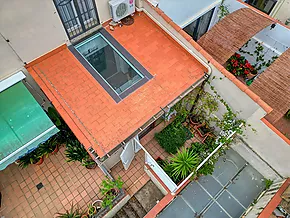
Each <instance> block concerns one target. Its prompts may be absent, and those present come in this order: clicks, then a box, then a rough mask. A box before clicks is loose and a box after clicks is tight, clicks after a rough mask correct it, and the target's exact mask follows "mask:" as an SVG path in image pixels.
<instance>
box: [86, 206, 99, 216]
mask: <svg viewBox="0 0 290 218" xmlns="http://www.w3.org/2000/svg"><path fill="white" fill-rule="evenodd" d="M96 213H97V208H96V207H95V206H94V205H92V204H89V205H88V214H89V216H93V215H94V214H96Z"/></svg>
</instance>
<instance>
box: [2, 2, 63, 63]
mask: <svg viewBox="0 0 290 218" xmlns="http://www.w3.org/2000/svg"><path fill="white" fill-rule="evenodd" d="M0 5H1V7H0V31H1V34H2V35H3V36H4V37H5V39H8V40H9V41H10V42H9V44H10V45H11V46H12V47H13V49H14V50H15V51H16V52H17V54H18V55H19V57H20V58H21V60H22V61H23V62H30V61H32V60H34V59H36V58H38V57H39V56H41V55H43V54H45V53H47V52H49V51H51V50H53V49H54V48H56V47H58V46H60V45H62V44H64V43H66V42H67V41H68V39H67V36H66V33H65V30H64V28H63V25H62V23H61V21H60V18H59V16H58V13H57V11H56V9H55V7H54V3H53V1H52V0H42V1H39V0H25V1H18V0H9V1H6V0H0ZM11 58H14V57H12V56H11Z"/></svg>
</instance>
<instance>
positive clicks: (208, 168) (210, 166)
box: [197, 160, 216, 176]
mask: <svg viewBox="0 0 290 218" xmlns="http://www.w3.org/2000/svg"><path fill="white" fill-rule="evenodd" d="M215 163H216V161H210V160H208V161H207V162H205V164H204V165H203V166H202V167H201V168H200V169H199V170H198V172H197V173H198V174H199V175H204V176H206V175H212V174H213V171H214V166H215Z"/></svg>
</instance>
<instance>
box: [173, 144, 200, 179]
mask: <svg viewBox="0 0 290 218" xmlns="http://www.w3.org/2000/svg"><path fill="white" fill-rule="evenodd" d="M198 163H199V159H198V156H197V154H194V152H193V151H191V150H187V149H186V148H182V149H181V150H180V151H178V152H177V154H176V155H174V156H173V157H172V158H171V159H170V163H169V166H170V168H171V169H172V174H171V175H172V176H174V177H177V178H179V177H180V178H182V179H185V178H186V177H187V176H188V175H189V174H190V173H191V172H192V171H193V170H194V168H195V167H196V166H197V164H198Z"/></svg>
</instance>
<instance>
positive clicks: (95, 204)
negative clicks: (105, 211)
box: [92, 200, 103, 213]
mask: <svg viewBox="0 0 290 218" xmlns="http://www.w3.org/2000/svg"><path fill="white" fill-rule="evenodd" d="M102 203H103V201H102V200H95V201H94V202H93V203H92V205H93V206H95V207H96V209H97V213H98V212H99V211H100V210H101V209H102Z"/></svg>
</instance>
